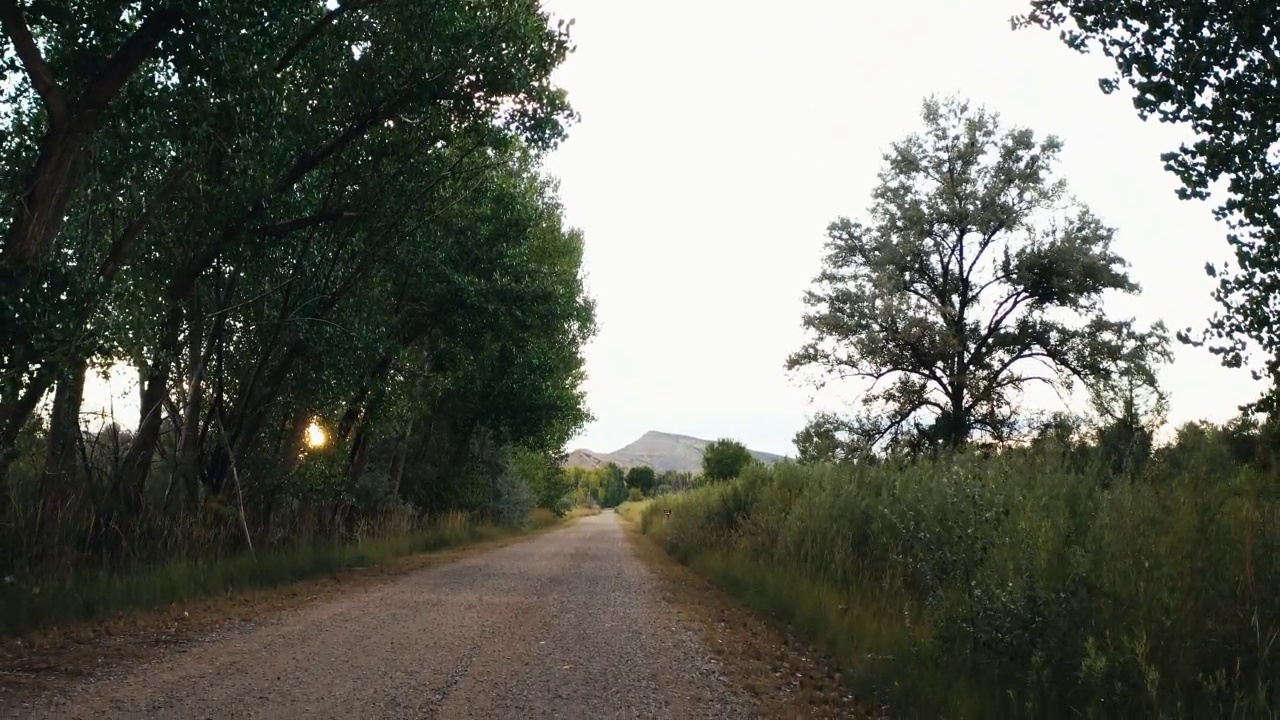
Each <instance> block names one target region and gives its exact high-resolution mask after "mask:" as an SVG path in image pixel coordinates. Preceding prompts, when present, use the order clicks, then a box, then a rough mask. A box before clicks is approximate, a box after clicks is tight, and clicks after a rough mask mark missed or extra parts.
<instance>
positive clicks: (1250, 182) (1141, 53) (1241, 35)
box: [1013, 0, 1280, 413]
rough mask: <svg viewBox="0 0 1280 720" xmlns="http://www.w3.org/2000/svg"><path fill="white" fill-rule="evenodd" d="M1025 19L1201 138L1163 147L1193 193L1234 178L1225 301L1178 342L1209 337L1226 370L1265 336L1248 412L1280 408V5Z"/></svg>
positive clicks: (1106, 9)
mask: <svg viewBox="0 0 1280 720" xmlns="http://www.w3.org/2000/svg"><path fill="white" fill-rule="evenodd" d="M1031 8H1032V9H1031V12H1030V13H1028V14H1027V15H1024V16H1020V17H1015V18H1014V19H1013V24H1014V26H1015V27H1027V26H1030V25H1037V26H1039V27H1042V28H1045V29H1049V28H1055V27H1056V28H1059V29H1060V38H1061V39H1062V41H1063V42H1064V43H1066V44H1067V45H1068V46H1069V47H1071V48H1073V49H1075V50H1077V51H1080V52H1089V51H1090V50H1094V49H1097V50H1101V51H1102V53H1103V54H1104V55H1106V56H1107V57H1109V58H1111V59H1112V60H1113V61H1114V62H1115V65H1116V70H1117V76H1114V77H1109V78H1104V79H1102V80H1101V81H1100V82H1099V84H1100V86H1101V88H1102V90H1103V92H1105V93H1112V92H1114V91H1115V90H1117V89H1118V88H1119V87H1121V85H1122V84H1128V86H1129V88H1130V89H1131V90H1132V91H1133V93H1134V98H1133V104H1134V107H1135V108H1136V109H1137V111H1138V115H1139V116H1140V117H1142V118H1143V119H1148V118H1151V117H1156V118H1158V119H1159V120H1160V121H1161V122H1167V123H1180V124H1186V125H1189V126H1190V127H1191V129H1192V130H1193V131H1194V132H1195V134H1196V136H1197V139H1196V140H1195V142H1193V143H1192V144H1191V145H1185V144H1184V145H1182V146H1181V147H1179V148H1178V149H1177V150H1174V151H1170V152H1167V153H1165V154H1164V155H1163V156H1162V159H1163V160H1164V162H1165V168H1166V169H1167V170H1169V171H1171V172H1173V173H1174V174H1175V175H1177V176H1178V178H1179V180H1181V181H1182V187H1181V188H1179V189H1178V195H1179V197H1181V198H1183V199H1192V198H1194V199H1206V198H1208V197H1209V196H1210V186H1211V185H1212V184H1214V183H1217V182H1219V181H1221V180H1224V179H1225V180H1226V181H1227V182H1226V191H1225V199H1223V200H1222V201H1221V202H1220V203H1219V204H1218V206H1217V208H1216V210H1215V215H1216V216H1217V217H1218V218H1219V219H1221V220H1226V221H1227V222H1228V223H1229V224H1230V226H1231V227H1232V230H1233V232H1232V233H1231V234H1230V235H1229V236H1228V242H1229V243H1230V245H1231V248H1232V250H1233V251H1234V254H1235V265H1236V269H1235V270H1234V271H1233V270H1231V269H1230V268H1228V267H1226V266H1225V265H1223V266H1215V265H1214V264H1213V263H1209V264H1206V266H1205V271H1206V272H1207V273H1208V274H1209V275H1210V276H1211V277H1215V278H1217V280H1218V284H1217V288H1216V289H1215V290H1214V291H1213V298H1214V299H1215V300H1216V301H1217V303H1218V305H1219V307H1220V310H1219V312H1217V313H1216V314H1215V315H1214V316H1213V317H1212V318H1211V319H1210V321H1209V325H1208V327H1207V328H1206V329H1205V330H1204V332H1203V333H1200V334H1198V335H1199V337H1194V336H1193V333H1192V330H1191V329H1190V328H1187V329H1186V330H1183V331H1181V332H1179V334H1178V339H1179V340H1181V341H1182V342H1185V343H1188V344H1193V345H1205V344H1207V345H1209V348H1210V351H1211V352H1213V353H1214V354H1216V355H1218V356H1219V357H1220V358H1221V361H1222V364H1223V365H1225V366H1227V367H1236V368H1238V367H1242V366H1244V365H1245V364H1246V363H1247V362H1248V361H1249V358H1248V353H1247V347H1248V345H1249V344H1250V343H1255V344H1256V345H1257V346H1258V347H1259V348H1261V350H1262V352H1263V353H1264V355H1265V358H1264V369H1263V370H1262V371H1255V372H1254V377H1255V378H1257V379H1264V378H1265V379H1267V380H1269V382H1270V387H1269V388H1268V390H1267V391H1266V393H1265V394H1264V396H1263V397H1262V398H1260V399H1259V400H1258V401H1257V402H1255V403H1251V404H1249V405H1246V406H1245V407H1244V408H1242V410H1246V411H1260V412H1267V413H1275V412H1276V411H1277V410H1280V322H1277V317H1276V311H1275V307H1276V295H1277V293H1280V154H1278V150H1277V148H1280V123H1277V122H1276V118H1277V117H1278V116H1280V84H1277V83H1276V77H1277V76H1280V31H1278V30H1277V28H1280V5H1277V4H1276V3H1273V2H1231V3H1225V2H1218V3H1212V2H1193V1H1191V0H1033V2H1032V3H1031Z"/></svg>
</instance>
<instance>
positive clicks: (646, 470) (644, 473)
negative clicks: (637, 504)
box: [627, 465, 658, 496]
mask: <svg viewBox="0 0 1280 720" xmlns="http://www.w3.org/2000/svg"><path fill="white" fill-rule="evenodd" d="M657 485H658V474H657V473H655V472H654V471H653V468H651V467H649V466H647V465H637V466H635V467H633V468H631V469H630V470H628V471H627V487H630V488H636V489H638V490H639V491H640V492H642V493H644V494H645V496H649V495H652V494H653V489H654V488H655V487H657Z"/></svg>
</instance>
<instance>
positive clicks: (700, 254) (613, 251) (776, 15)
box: [85, 0, 1255, 454]
mask: <svg viewBox="0 0 1280 720" xmlns="http://www.w3.org/2000/svg"><path fill="white" fill-rule="evenodd" d="M545 4H546V6H547V7H549V8H550V10H551V11H552V12H553V13H554V14H555V16H557V17H559V18H573V19H574V20H575V25H574V27H573V36H574V40H575V42H576V44H577V52H576V53H574V54H573V55H572V56H571V57H570V59H569V60H568V62H567V63H566V64H565V65H564V66H563V67H562V68H561V70H560V71H559V72H558V76H557V79H558V81H559V83H560V84H561V85H562V86H564V87H566V88H567V89H568V91H569V93H570V97H571V100H572V102H573V104H574V106H575V108H576V109H577V110H578V111H579V112H580V113H581V115H582V122H581V123H580V124H578V125H577V126H575V127H574V128H572V130H571V133H570V137H569V140H568V141H567V142H566V143H565V144H564V145H563V147H562V148H560V149H559V150H558V151H557V152H556V153H555V154H554V155H553V156H552V157H551V158H550V160H549V162H548V170H549V171H550V172H551V173H553V174H554V175H556V176H558V177H559V178H560V179H561V194H562V197H563V200H564V203H565V206H566V209H567V213H568V217H569V221H570V222H571V223H572V224H573V225H575V226H577V227H579V228H581V229H582V230H583V231H584V232H585V234H586V238H587V251H586V266H587V272H588V273H589V287H590V290H591V292H592V294H593V295H594V296H595V298H596V300H597V302H598V316H599V324H600V333H599V336H598V337H597V338H596V340H595V341H594V342H593V344H592V345H591V346H590V348H589V349H588V352H587V368H588V373H589V379H588V381H587V392H588V398H589V402H590V406H591V410H592V411H593V412H594V413H595V415H596V417H597V420H596V422H595V423H593V424H592V425H591V426H590V427H588V428H587V429H586V431H585V432H584V433H583V434H582V435H581V436H580V437H578V438H576V439H575V440H574V441H573V442H572V443H571V446H572V447H587V448H590V449H593V450H597V451H610V450H615V449H617V448H619V447H621V446H623V445H625V444H626V443H628V442H630V441H631V440H634V439H635V438H637V437H638V436H639V435H641V434H642V433H644V432H645V431H646V430H662V431H666V432H675V433H683V434H688V435H695V436H698V437H704V438H717V437H725V436H728V437H734V438H737V439H739V440H742V441H743V442H746V443H747V444H748V445H749V446H750V447H752V448H755V449H758V450H766V451H772V452H777V453H784V454H794V446H793V445H792V442H791V439H792V437H793V436H794V434H795V432H796V431H797V430H798V429H800V428H801V427H802V426H803V425H804V423H805V419H806V417H807V415H808V414H810V413H811V412H812V411H813V409H814V408H816V407H823V408H829V409H838V408H840V407H841V403H842V401H845V400H849V399H851V398H848V397H841V396H840V395H838V394H833V393H830V392H828V393H826V394H824V395H823V396H821V397H817V398H815V397H813V392H812V391H811V390H810V389H808V388H806V387H805V386H803V385H802V384H800V383H799V382H798V381H797V380H795V379H792V378H789V377H788V376H787V374H786V373H785V372H784V370H783V367H782V365H783V362H784V360H785V358H786V356H787V355H788V354H789V353H790V352H792V351H793V350H795V349H796V348H797V347H799V345H800V344H801V342H802V333H801V328H800V319H801V315H802V314H803V312H804V307H803V305H802V303H801V300H800V298H801V295H802V293H803V292H804V290H805V289H806V288H807V287H808V286H809V284H810V281H811V279H812V277H813V276H814V274H816V272H817V271H818V269H819V261H820V258H821V255H822V252H823V247H822V246H823V242H824V241H825V237H826V236H825V228H826V226H827V224H828V223H830V222H831V221H832V220H834V219H835V218H837V217H838V216H840V215H849V216H852V217H855V218H856V217H858V216H860V215H861V214H862V213H863V211H864V210H865V209H866V207H867V206H868V204H869V201H870V194H871V190H872V187H873V185H874V184H875V182H876V173H877V172H878V171H879V169H880V166H881V155H882V153H883V152H884V151H885V150H886V149H887V148H888V146H889V144H890V143H892V142H894V141H896V140H899V139H901V138H903V137H904V136H906V135H907V134H909V133H911V132H913V131H915V130H916V129H917V128H918V127H919V126H920V120H919V110H920V103H921V101H922V100H923V99H924V98H925V97H926V96H927V95H930V94H933V93H938V94H944V95H945V94H952V93H954V94H959V95H961V96H964V97H966V98H968V99H970V100H971V101H972V102H973V103H975V104H978V105H985V106H986V107H988V108H990V109H992V110H997V111H999V112H1000V113H1001V114H1002V116H1003V120H1004V122H1005V123H1006V124H1017V125H1025V126H1029V127H1031V128H1033V129H1035V130H1036V131H1037V132H1039V133H1052V134H1056V135H1058V136H1059V137H1061V138H1063V140H1064V141H1065V143H1066V149H1065V151H1064V153H1063V164H1062V167H1061V172H1062V175H1063V176H1064V177H1066V178H1067V179H1068V180H1069V181H1070V182H1071V184H1072V188H1073V191H1074V192H1075V193H1076V195H1078V196H1079V197H1080V198H1081V199H1082V200H1084V201H1085V202H1087V203H1088V204H1089V205H1090V206H1092V208H1093V209H1094V211H1095V212H1096V213H1098V214H1099V215H1100V216H1101V217H1102V218H1103V220H1104V221H1105V222H1107V223H1108V224H1110V225H1112V226H1114V227H1117V228H1118V230H1119V233H1118V240H1117V249H1118V251H1119V252H1120V253H1121V254H1122V255H1124V256H1125V257H1127V258H1128V259H1129V260H1130V261H1131V262H1132V265H1133V267H1132V269H1131V273H1132V275H1133V277H1134V279H1136V280H1137V281H1138V282H1139V283H1140V284H1141V285H1142V286H1143V287H1144V290H1145V292H1144V293H1143V294H1142V296H1141V297H1140V298H1136V299H1133V298H1125V299H1123V300H1122V301H1121V302H1116V303H1114V304H1113V311H1114V313H1115V314H1116V315H1120V316H1125V317H1128V316H1135V315H1136V316H1137V317H1138V318H1139V319H1140V320H1142V321H1144V322H1151V321H1154V320H1157V319H1164V320H1165V321H1166V322H1167V323H1168V325H1169V326H1170V328H1171V329H1177V328H1182V327H1187V326H1196V327H1201V326H1202V325H1203V323H1204V321H1205V319H1206V318H1207V317H1208V316H1209V315H1210V314H1211V313H1212V312H1213V310H1214V304H1213V303H1212V301H1211V300H1210V299H1209V291H1210V289H1211V284H1210V283H1211V281H1210V280H1209V278H1208V277H1206V276H1205V274H1204V270H1203V268H1204V264H1205V262H1206V261H1208V260H1213V261H1221V260H1225V259H1227V258H1229V257H1230V254H1229V249H1228V247H1227V244H1226V242H1225V233H1224V229H1223V228H1222V227H1220V226H1218V225H1217V224H1216V223H1215V221H1214V220H1213V217H1212V215H1211V212H1210V206H1209V205H1208V204H1205V203H1192V202H1182V201H1179V200H1178V199H1177V198H1176V196H1175V195H1174V190H1175V188H1176V187H1177V180H1176V178H1174V176H1173V175H1172V174H1170V173H1167V172H1165V171H1164V169H1163V167H1162V163H1161V161H1160V154H1161V153H1162V152H1164V151H1166V150H1170V149H1173V148H1175V147H1177V145H1178V144H1179V142H1181V141H1182V140H1183V139H1185V137H1186V136H1185V131H1184V130H1182V129H1180V128H1174V127H1170V126H1166V125H1159V124H1156V123H1143V122H1141V121H1139V120H1138V118H1137V115H1136V113H1135V112H1134V110H1133V108H1132V105H1131V104H1130V102H1129V100H1128V98H1127V97H1122V96H1120V95H1114V96H1106V95H1103V94H1102V93H1101V91H1099V89H1098V85H1097V79H1098V78H1099V77H1100V76H1102V75H1105V74H1107V72H1108V70H1109V69H1110V68H1109V64H1108V63H1107V61H1106V60H1105V58H1101V57H1094V56H1083V55H1079V54H1077V53H1074V52H1072V51H1070V50H1069V49H1067V48H1066V47H1065V46H1063V45H1062V44H1061V43H1060V42H1059V41H1058V40H1057V38H1056V36H1055V35H1054V34H1051V33H1047V32H1043V31H1039V30H1024V31H1019V32H1013V31H1012V30H1011V29H1010V27H1009V17H1010V16H1011V15H1013V14H1014V13H1018V12H1021V11H1022V10H1023V9H1024V7H1025V4H1026V3H1025V0H970V1H969V2H963V3H961V2H955V0H897V2H891V3H889V2H885V3H873V2H855V1H852V0H791V2H788V3H768V4H766V3H762V2H742V1H741V0H737V1H731V0H651V1H650V2H647V3H643V4H635V3H616V2H604V1H603V0H545ZM1176 352H1177V361H1176V363H1175V364H1174V365H1173V366H1172V367H1170V368H1168V369H1166V370H1165V372H1164V373H1163V380H1164V382H1165V385H1166V387H1167V389H1168V390H1169V391H1170V392H1171V394H1172V407H1171V413H1170V420H1171V422H1172V423H1174V424H1179V423H1181V422H1184V421H1187V420H1191V419H1209V420H1215V421H1222V420H1225V419H1228V418H1229V417H1231V416H1232V415H1233V414H1234V413H1235V408H1236V406H1238V405H1239V404H1240V403H1241V402H1243V401H1247V400H1249V399H1252V397H1253V396H1254V394H1255V386H1254V384H1253V383H1252V382H1251V381H1250V380H1249V377H1248V374H1247V373H1246V372H1241V371H1228V370H1224V369H1222V368H1220V367H1219V366H1218V365H1217V364H1216V363H1215V362H1214V360H1213V358H1212V357H1211V356H1210V355H1208V353H1207V352H1205V351H1201V350H1195V349H1191V348H1186V347H1181V346H1179V347H1177V349H1176ZM117 371H118V372H117V374H116V380H115V381H114V382H113V383H112V388H111V390H112V391H114V394H115V395H116V398H115V399H114V400H112V399H111V397H110V396H111V395H112V394H113V393H112V392H110V391H108V390H107V388H106V386H104V385H103V384H102V383H101V382H99V381H93V382H91V383H90V387H88V388H86V407H85V411H86V412H93V411H96V410H100V409H105V407H104V406H108V405H111V404H113V403H114V407H115V409H116V412H117V417H119V418H121V421H122V422H123V423H124V424H125V425H132V424H135V423H136V422H137V407H136V406H137V401H136V392H137V390H136V380H134V378H135V377H136V375H135V374H134V373H133V372H132V371H130V370H128V369H127V368H117Z"/></svg>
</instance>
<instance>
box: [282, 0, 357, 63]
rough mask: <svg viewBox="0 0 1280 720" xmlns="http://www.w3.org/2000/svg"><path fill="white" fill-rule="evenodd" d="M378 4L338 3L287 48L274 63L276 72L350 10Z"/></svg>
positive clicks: (296, 57) (355, 0) (353, 1)
mask: <svg viewBox="0 0 1280 720" xmlns="http://www.w3.org/2000/svg"><path fill="white" fill-rule="evenodd" d="M379 2H381V0H352V2H345V3H340V4H339V5H338V7H336V8H334V9H332V10H330V11H329V12H327V13H325V14H324V17H322V18H320V19H319V20H317V21H316V23H315V24H314V25H312V26H311V28H310V29H309V30H307V31H306V32H305V33H303V34H302V36H301V37H299V38H298V39H297V40H295V41H294V43H293V44H292V45H290V46H289V49H288V50H286V51H285V53H284V54H283V55H281V56H280V59H279V60H277V61H276V72H278V73H279V72H284V71H285V70H287V69H288V68H289V66H290V65H292V64H293V61H294V60H297V59H298V56H299V55H301V54H302V51H303V50H306V49H307V46H308V45H310V44H311V43H312V42H314V41H315V39H316V38H318V37H320V34H321V33H323V32H324V31H325V28H327V27H329V26H330V25H332V24H333V23H335V22H337V20H338V18H340V17H342V16H343V15H345V14H347V13H348V12H351V11H352V10H364V9H366V8H369V7H372V6H374V5H377V4H378V3H379Z"/></svg>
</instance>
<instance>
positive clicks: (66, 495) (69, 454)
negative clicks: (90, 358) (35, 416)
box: [39, 359, 87, 552]
mask: <svg viewBox="0 0 1280 720" xmlns="http://www.w3.org/2000/svg"><path fill="white" fill-rule="evenodd" d="M86 367H87V363H86V362H85V361H84V360H83V359H82V360H78V361H76V362H75V364H74V366H73V367H72V368H71V371H70V372H69V373H67V374H66V375H65V376H64V377H63V378H62V379H61V380H59V381H58V386H57V390H56V391H55V392H54V396H53V410H52V413H51V415H50V418H49V437H48V444H47V448H46V455H45V463H44V483H43V488H42V495H43V498H42V502H41V507H40V520H39V529H40V537H41V544H42V550H43V551H44V552H52V551H53V550H54V548H55V544H56V542H57V539H58V536H59V532H60V530H61V522H62V515H63V513H64V512H66V509H67V505H68V503H69V502H70V499H71V473H70V470H71V468H72V467H73V465H74V460H75V450H76V447H77V444H78V442H79V439H80V406H81V403H82V402H83V400H84V376H85V371H86Z"/></svg>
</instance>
